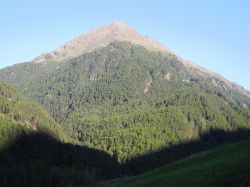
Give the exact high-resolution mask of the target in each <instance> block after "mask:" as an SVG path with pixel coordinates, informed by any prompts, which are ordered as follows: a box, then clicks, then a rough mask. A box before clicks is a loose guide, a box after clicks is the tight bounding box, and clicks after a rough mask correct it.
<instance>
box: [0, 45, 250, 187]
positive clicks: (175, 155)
mask: <svg viewBox="0 0 250 187" xmlns="http://www.w3.org/2000/svg"><path fill="white" fill-rule="evenodd" d="M0 80H1V81H4V82H5V83H3V82H1V83H0V123H1V124H0V147H1V151H0V178H1V181H0V185H1V186H98V185H106V183H102V182H101V181H105V180H110V179H114V178H121V177H125V176H133V175H138V174H142V173H145V172H148V171H150V170H153V169H155V168H157V167H160V166H164V165H166V164H169V163H172V162H175V161H177V160H179V159H183V158H185V157H187V156H191V155H193V154H196V153H199V152H202V151H207V150H211V149H213V148H215V147H217V146H219V145H222V144H225V143H232V142H238V141H240V140H246V139H249V138H250V132H249V129H250V110H249V108H250V99H249V98H248V96H246V95H244V94H242V93H241V92H239V91H237V90H236V89H233V88H232V86H228V84H229V83H228V82H225V80H223V79H220V78H218V77H213V76H210V75H209V74H206V73H204V72H202V71H199V70H197V69H194V68H191V67H189V68H188V67H186V66H185V65H184V64H183V63H182V61H181V59H180V58H179V57H177V56H176V55H173V54H171V53H169V54H165V53H161V52H157V51H152V50H148V49H146V48H144V47H142V46H139V45H135V44H131V43H129V42H113V43H110V44H109V45H108V46H106V47H103V48H100V49H97V50H94V51H92V52H89V53H85V54H83V55H81V56H79V57H75V58H72V59H67V60H64V61H63V62H56V61H55V62H54V61H53V60H51V61H50V60H48V61H46V62H44V63H34V62H27V63H21V64H17V65H14V66H11V67H7V68H4V69H1V70H0ZM248 154H249V152H248ZM249 169H250V168H249ZM242 184H243V183H242Z"/></svg>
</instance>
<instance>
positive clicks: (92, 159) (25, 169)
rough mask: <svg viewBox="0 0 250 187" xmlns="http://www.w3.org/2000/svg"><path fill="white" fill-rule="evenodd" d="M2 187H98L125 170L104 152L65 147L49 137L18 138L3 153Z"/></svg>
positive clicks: (0, 163)
mask: <svg viewBox="0 0 250 187" xmlns="http://www.w3.org/2000/svg"><path fill="white" fill-rule="evenodd" d="M0 158H1V159H0V177H1V180H0V186H3V187H4V186H53V187H55V186H96V180H103V179H107V178H110V177H118V176H119V175H121V174H122V170H121V166H120V165H119V164H118V163H117V162H116V161H115V160H114V159H112V158H111V157H110V156H109V155H107V154H106V153H104V152H100V151H96V150H94V149H90V148H87V147H83V146H81V147H80V146H77V145H72V144H65V143H61V142H59V141H58V140H56V139H54V138H53V137H51V136H48V135H47V134H41V133H35V134H29V135H22V136H19V137H17V138H16V140H15V141H14V142H12V144H11V145H9V146H8V147H6V148H5V149H2V150H1V152H0Z"/></svg>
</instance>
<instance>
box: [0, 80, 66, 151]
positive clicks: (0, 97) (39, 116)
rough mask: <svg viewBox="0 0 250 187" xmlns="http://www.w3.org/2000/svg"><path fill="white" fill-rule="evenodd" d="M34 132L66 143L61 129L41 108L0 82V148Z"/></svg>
mask: <svg viewBox="0 0 250 187" xmlns="http://www.w3.org/2000/svg"><path fill="white" fill-rule="evenodd" d="M34 131H39V132H44V133H47V134H50V135H52V136H55V137H57V138H58V139H61V140H63V141H67V138H66V136H65V135H64V132H63V129H62V127H61V126H60V125H59V124H57V123H56V122H55V121H54V119H53V118H52V117H51V116H50V115H49V114H48V113H47V112H46V111H45V110H44V109H43V108H41V107H40V106H39V105H37V104H35V103H32V102H30V101H28V100H27V99H26V98H24V97H23V96H21V95H20V94H19V93H18V92H17V91H16V90H15V89H14V88H11V87H9V86H7V85H6V84H4V83H2V82H0V146H3V145H5V144H9V143H10V142H11V141H12V140H14V139H15V137H16V136H18V135H21V134H23V133H29V132H34Z"/></svg>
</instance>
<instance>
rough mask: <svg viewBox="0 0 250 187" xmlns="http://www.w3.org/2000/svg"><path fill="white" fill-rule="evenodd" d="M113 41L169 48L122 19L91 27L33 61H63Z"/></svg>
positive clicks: (158, 48) (153, 47) (163, 49)
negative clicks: (98, 26) (142, 33)
mask: <svg viewBox="0 0 250 187" xmlns="http://www.w3.org/2000/svg"><path fill="white" fill-rule="evenodd" d="M114 41H128V42H131V43H134V44H138V45H142V46H144V47H146V48H147V49H150V50H158V51H162V52H169V49H167V48H166V47H165V46H164V45H163V44H161V43H159V42H157V41H154V40H153V39H151V38H149V37H147V36H141V35H140V34H139V33H138V32H137V31H135V30H134V29H132V28H131V27H129V26H127V25H126V24H125V23H123V22H122V21H114V22H113V23H111V24H109V25H105V26H103V27H100V28H95V29H92V30H90V31H88V32H86V33H84V34H82V35H80V36H78V37H76V38H74V39H72V40H70V41H68V42H66V43H65V44H64V45H62V46H61V47H59V48H58V49H56V50H54V51H51V52H48V53H44V54H42V55H40V56H38V57H37V58H35V59H34V60H33V61H34V62H36V63H41V62H44V61H47V60H52V61H63V60H65V59H69V58H73V57H77V56H79V55H81V54H84V53H86V52H91V51H93V50H95V49H98V48H101V47H105V46H107V45H108V44H109V43H112V42H114Z"/></svg>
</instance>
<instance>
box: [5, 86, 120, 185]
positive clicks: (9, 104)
mask: <svg viewBox="0 0 250 187" xmlns="http://www.w3.org/2000/svg"><path fill="white" fill-rule="evenodd" d="M67 141H70V142H72V140H71V139H70V138H67V136H66V135H65V134H64V131H63V129H62V127H61V126H59V125H58V124H57V123H56V122H55V121H54V120H53V118H52V117H50V116H49V114H48V113H47V112H46V111H45V110H44V109H43V108H41V107H40V106H38V105H37V104H34V103H32V102H30V101H28V100H27V99H26V98H24V97H23V96H22V95H21V94H19V93H18V91H16V90H15V89H13V88H12V87H10V86H8V85H6V84H4V83H2V82H1V83H0V178H1V180H0V186H96V185H97V184H96V181H97V180H104V179H108V178H111V177H117V176H120V175H123V173H124V170H123V169H122V167H121V165H120V164H119V163H118V162H117V161H116V160H115V159H114V158H111V156H110V155H108V154H107V153H105V152H102V151H97V150H95V149H93V148H89V147H86V146H85V147H84V146H77V145H73V144H70V143H66V142H67Z"/></svg>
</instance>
